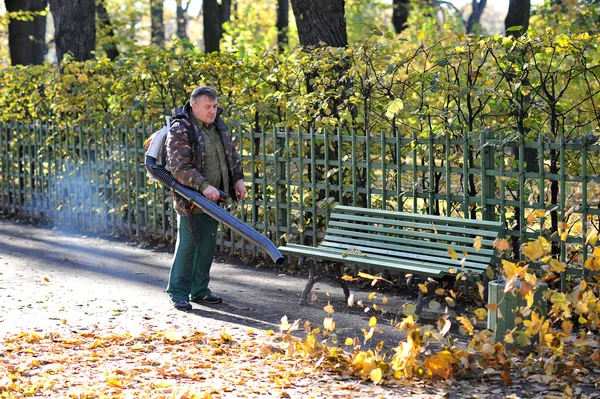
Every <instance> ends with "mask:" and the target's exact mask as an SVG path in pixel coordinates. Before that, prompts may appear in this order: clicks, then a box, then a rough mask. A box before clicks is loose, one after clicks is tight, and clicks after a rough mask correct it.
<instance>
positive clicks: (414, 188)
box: [411, 131, 419, 213]
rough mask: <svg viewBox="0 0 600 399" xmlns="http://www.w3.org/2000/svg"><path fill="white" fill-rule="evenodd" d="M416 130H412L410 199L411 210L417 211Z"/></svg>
mask: <svg viewBox="0 0 600 399" xmlns="http://www.w3.org/2000/svg"><path fill="white" fill-rule="evenodd" d="M417 145H418V141H417V132H415V131H413V132H412V143H411V146H412V200H413V212H414V213H417V212H418V209H419V207H418V204H417V195H418V186H419V184H418V181H419V176H418V172H417Z"/></svg>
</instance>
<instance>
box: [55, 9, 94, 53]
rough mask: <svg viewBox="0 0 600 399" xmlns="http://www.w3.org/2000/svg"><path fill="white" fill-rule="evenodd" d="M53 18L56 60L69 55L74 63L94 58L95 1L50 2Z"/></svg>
mask: <svg viewBox="0 0 600 399" xmlns="http://www.w3.org/2000/svg"><path fill="white" fill-rule="evenodd" d="M50 11H51V12H52V17H53V18H54V42H55V44H56V58H57V60H58V62H61V61H62V59H63V57H64V55H65V54H67V53H71V54H72V55H73V58H74V59H75V61H86V60H90V59H92V58H94V56H93V52H94V50H95V49H96V4H95V0H50Z"/></svg>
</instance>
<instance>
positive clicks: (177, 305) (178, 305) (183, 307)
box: [173, 301, 192, 310]
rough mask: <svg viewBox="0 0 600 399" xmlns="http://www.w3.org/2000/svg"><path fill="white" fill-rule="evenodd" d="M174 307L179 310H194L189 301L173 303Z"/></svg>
mask: <svg viewBox="0 0 600 399" xmlns="http://www.w3.org/2000/svg"><path fill="white" fill-rule="evenodd" d="M173 306H175V309H177V310H192V305H191V304H190V303H189V302H188V301H177V302H173Z"/></svg>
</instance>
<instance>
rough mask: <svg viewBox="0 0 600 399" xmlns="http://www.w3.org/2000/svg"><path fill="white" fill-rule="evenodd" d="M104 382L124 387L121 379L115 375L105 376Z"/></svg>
mask: <svg viewBox="0 0 600 399" xmlns="http://www.w3.org/2000/svg"><path fill="white" fill-rule="evenodd" d="M106 383H107V384H108V385H110V386H113V387H117V388H124V385H123V381H122V380H120V379H119V378H117V377H115V376H110V377H106Z"/></svg>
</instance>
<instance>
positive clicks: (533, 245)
mask: <svg viewBox="0 0 600 399" xmlns="http://www.w3.org/2000/svg"><path fill="white" fill-rule="evenodd" d="M523 254H524V255H525V256H526V257H527V258H529V259H530V260H537V259H539V258H541V257H542V255H544V249H543V248H542V245H541V244H540V243H539V241H537V240H536V241H531V242H528V243H526V244H525V245H523Z"/></svg>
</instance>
